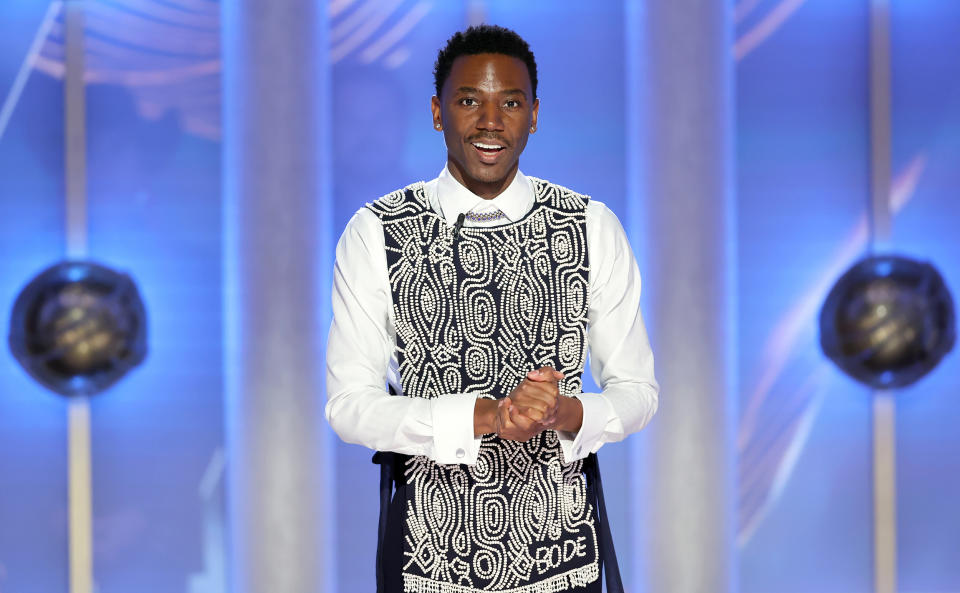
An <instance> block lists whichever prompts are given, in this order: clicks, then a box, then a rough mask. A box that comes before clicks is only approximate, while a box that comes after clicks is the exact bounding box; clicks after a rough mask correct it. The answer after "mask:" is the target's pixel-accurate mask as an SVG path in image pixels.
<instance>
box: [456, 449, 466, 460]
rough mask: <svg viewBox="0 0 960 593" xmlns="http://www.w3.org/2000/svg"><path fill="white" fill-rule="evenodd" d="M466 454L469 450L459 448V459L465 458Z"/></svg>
mask: <svg viewBox="0 0 960 593" xmlns="http://www.w3.org/2000/svg"><path fill="white" fill-rule="evenodd" d="M466 454H467V452H466V451H464V450H463V449H457V459H463V456H464V455H466Z"/></svg>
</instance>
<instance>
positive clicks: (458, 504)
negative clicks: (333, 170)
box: [368, 177, 599, 593]
mask: <svg viewBox="0 0 960 593" xmlns="http://www.w3.org/2000/svg"><path fill="white" fill-rule="evenodd" d="M530 179H531V181H533V184H534V189H535V193H536V203H535V205H534V208H533V210H532V211H531V212H530V213H529V214H528V215H527V216H526V217H525V218H524V219H522V220H520V221H518V222H515V223H508V224H504V225H500V226H496V227H466V228H463V229H462V230H461V232H460V234H459V235H458V236H456V237H454V235H453V232H452V227H450V226H449V225H447V224H446V222H445V221H443V219H442V218H441V217H439V216H438V215H436V214H435V213H434V212H433V211H432V210H430V208H429V205H428V204H427V200H426V198H425V196H424V193H423V184H422V183H418V184H414V185H412V186H409V187H407V188H404V189H402V190H398V191H396V192H393V193H392V194H389V195H387V196H385V197H383V198H381V199H379V200H377V201H376V202H374V203H373V204H370V205H368V207H369V208H370V209H371V210H372V211H373V212H374V213H376V214H377V216H379V217H380V219H381V221H382V223H383V227H384V242H385V246H386V249H387V266H388V273H389V278H390V285H391V291H392V294H393V306H394V315H395V318H396V329H397V335H396V340H397V360H398V363H399V368H400V374H401V382H402V385H403V392H404V395H406V396H409V397H423V398H435V397H437V396H439V395H440V394H444V393H480V394H484V395H486V396H489V397H495V398H501V397H504V396H505V395H507V394H508V393H509V392H510V390H512V389H513V387H515V386H516V385H517V384H518V383H519V382H520V381H521V380H522V379H523V378H524V376H525V375H526V373H527V371H529V370H532V369H535V368H538V367H540V366H543V365H546V364H549V365H551V366H553V367H554V368H557V369H558V370H560V371H561V372H563V373H564V374H565V375H566V378H565V379H564V380H563V381H562V382H561V384H560V390H561V393H562V394H564V395H574V394H578V393H579V392H580V390H581V388H582V381H581V374H582V372H583V367H584V363H585V359H586V325H587V308H588V304H589V303H588V300H589V291H588V288H587V287H588V270H589V268H588V259H587V249H586V225H585V212H586V205H587V200H588V198H587V197H586V196H582V195H580V194H576V193H574V192H572V191H570V190H568V189H566V188H563V187H560V186H557V185H554V184H550V183H547V182H546V181H543V180H540V179H536V178H533V177H531V178H530ZM582 465H583V464H582V462H580V461H577V462H574V463H570V464H564V463H563V460H562V454H561V451H560V443H559V440H558V438H557V434H556V432H554V431H544V432H543V433H541V434H540V435H539V436H537V437H535V438H533V439H531V440H530V441H528V442H526V443H518V442H515V441H509V440H501V439H499V438H498V437H496V436H495V435H485V436H484V437H483V439H482V441H481V447H480V453H479V456H478V459H477V463H476V465H475V466H472V467H471V466H465V465H439V464H437V463H435V462H433V461H431V460H430V459H429V458H427V457H423V456H419V457H414V458H412V459H411V460H410V461H409V462H408V464H407V467H406V470H405V474H406V477H407V482H408V483H409V484H411V485H413V488H411V489H409V490H412V494H411V495H410V496H409V497H408V499H407V500H406V501H405V504H406V517H405V520H404V534H403V535H404V546H403V579H404V591H406V592H408V593H468V592H478V591H503V592H512V593H545V592H548V591H550V592H556V591H565V590H568V589H570V588H573V587H578V586H585V585H587V584H588V583H591V582H594V581H596V580H597V579H598V578H599V564H598V553H597V550H598V547H597V539H596V531H595V528H594V521H593V509H592V507H591V505H590V504H589V502H588V500H587V492H586V482H585V479H584V476H583V474H582V472H581V470H582Z"/></svg>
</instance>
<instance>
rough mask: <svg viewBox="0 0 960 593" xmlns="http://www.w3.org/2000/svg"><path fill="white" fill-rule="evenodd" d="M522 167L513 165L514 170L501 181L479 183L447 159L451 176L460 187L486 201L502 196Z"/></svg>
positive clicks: (517, 164)
mask: <svg viewBox="0 0 960 593" xmlns="http://www.w3.org/2000/svg"><path fill="white" fill-rule="evenodd" d="M519 167H520V163H519V162H518V163H516V164H514V165H513V169H511V170H510V172H509V173H507V176H506V177H504V178H503V179H501V180H499V181H490V182H484V181H478V180H476V179H472V178H468V177H467V176H466V175H464V173H463V171H461V170H460V167H459V166H458V165H457V163H456V162H455V161H453V160H452V159H449V158H448V159H447V169H449V170H450V175H452V176H453V178H454V179H456V180H457V181H458V182H459V183H460V185H462V186H463V187H465V188H467V189H468V190H470V191H471V192H472V193H474V194H475V195H477V196H479V197H481V198H483V199H484V200H492V199H494V198H495V197H497V196H499V195H500V194H502V193H503V192H504V191H506V189H507V188H508V187H510V184H511V183H513V179H514V177H516V176H517V170H518V169H519Z"/></svg>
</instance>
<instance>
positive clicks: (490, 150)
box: [470, 142, 506, 161]
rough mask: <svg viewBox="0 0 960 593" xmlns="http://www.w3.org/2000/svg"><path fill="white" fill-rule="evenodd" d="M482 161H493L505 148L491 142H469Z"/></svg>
mask: <svg viewBox="0 0 960 593" xmlns="http://www.w3.org/2000/svg"><path fill="white" fill-rule="evenodd" d="M470 144H472V145H473V147H474V148H476V149H477V152H478V153H480V157H481V159H483V160H484V161H493V160H495V159H496V158H497V155H499V154H500V153H501V152H502V151H503V150H504V149H505V148H506V147H505V146H504V145H502V144H496V143H492V142H471V143H470Z"/></svg>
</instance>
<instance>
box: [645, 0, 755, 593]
mask: <svg viewBox="0 0 960 593" xmlns="http://www.w3.org/2000/svg"><path fill="white" fill-rule="evenodd" d="M729 4H730V3H729V2H703V1H701V0H671V1H670V2H644V3H642V4H641V3H639V2H635V1H634V0H627V9H628V10H627V14H628V21H629V22H628V23H627V27H628V33H627V42H628V48H627V51H628V52H630V53H629V56H630V59H628V67H629V68H630V70H631V71H630V73H629V77H628V80H630V81H631V85H630V86H631V95H632V97H630V98H629V100H628V104H629V105H630V106H631V107H632V108H633V109H634V110H635V115H634V117H630V118H628V124H629V125H630V128H629V132H628V133H629V134H630V155H631V156H630V158H631V159H637V161H638V162H634V163H631V179H630V182H629V184H628V187H630V188H631V196H630V199H631V200H632V201H633V202H634V204H635V207H634V208H633V210H632V211H631V213H630V217H629V219H630V223H631V224H632V225H635V226H636V227H638V228H639V232H638V233H636V235H635V236H637V237H638V239H639V240H638V248H639V252H640V258H641V261H642V266H643V270H644V293H645V297H644V299H645V303H646V305H645V314H646V316H647V317H646V320H647V323H648V326H649V328H650V334H651V340H652V343H653V348H654V354H655V355H656V357H657V378H658V380H659V382H660V385H661V399H660V408H659V411H658V413H657V416H656V417H655V418H654V419H653V422H652V424H651V425H650V427H648V428H647V429H646V430H645V431H644V433H645V434H643V435H641V436H640V437H639V438H637V439H636V442H637V443H638V445H637V446H636V447H635V452H636V453H637V464H636V468H637V471H638V474H639V475H638V478H637V480H636V486H637V492H636V494H635V504H636V509H637V510H636V513H637V514H636V517H635V541H636V545H635V546H634V547H635V548H636V550H635V556H634V559H633V560H634V562H635V563H636V565H637V566H638V569H637V574H636V577H635V583H634V588H633V589H634V590H637V591H648V592H651V593H653V592H659V591H670V592H671V593H724V592H728V591H733V590H735V589H736V569H735V566H736V563H735V548H734V526H735V521H734V518H735V517H734V512H735V511H734V509H735V500H736V497H735V475H736V472H735V455H734V447H733V443H734V434H735V431H734V426H735V421H736V416H735V409H736V381H735V377H736V370H735V365H734V362H735V358H734V350H735V343H736V341H735V332H736V324H735V322H734V317H735V315H734V312H735V298H734V295H735V273H734V269H735V268H734V266H735V257H736V251H735V242H734V237H735V228H734V204H733V190H732V182H733V173H732V157H733V155H732V126H733V97H732V89H733V61H732V55H731V47H732V41H731V34H732V20H731V15H730V13H729V11H730V7H729ZM636 231H637V229H634V232H636Z"/></svg>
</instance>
